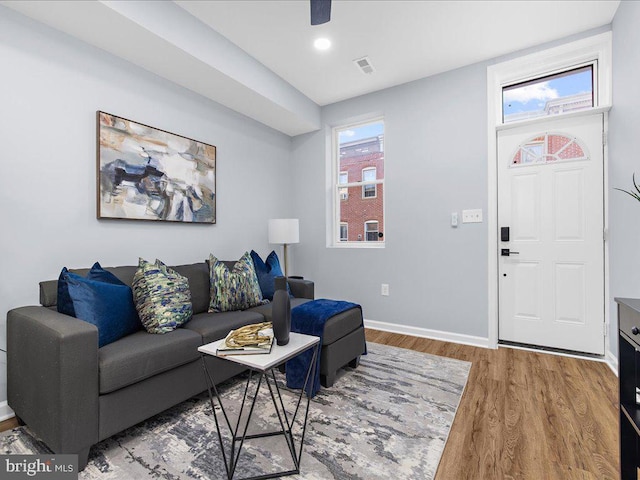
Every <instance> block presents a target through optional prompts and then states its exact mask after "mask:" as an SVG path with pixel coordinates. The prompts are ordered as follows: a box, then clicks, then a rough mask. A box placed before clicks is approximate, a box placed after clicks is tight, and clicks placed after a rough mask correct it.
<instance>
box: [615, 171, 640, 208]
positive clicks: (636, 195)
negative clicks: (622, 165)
mask: <svg viewBox="0 0 640 480" xmlns="http://www.w3.org/2000/svg"><path fill="white" fill-rule="evenodd" d="M632 179H633V187H634V188H635V189H636V191H635V192H633V191H629V190H623V189H622V188H616V190H619V191H621V192H624V193H626V194H627V195H631V196H632V197H633V198H635V199H636V200H638V201H639V202H640V187H639V186H638V184H637V183H636V174H635V173H634V174H633V176H632ZM636 192H637V193H636Z"/></svg>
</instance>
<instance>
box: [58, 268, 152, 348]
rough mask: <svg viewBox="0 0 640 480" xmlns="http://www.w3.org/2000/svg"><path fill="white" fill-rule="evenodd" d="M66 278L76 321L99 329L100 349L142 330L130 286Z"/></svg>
mask: <svg viewBox="0 0 640 480" xmlns="http://www.w3.org/2000/svg"><path fill="white" fill-rule="evenodd" d="M66 279H67V288H68V292H69V297H70V298H71V302H72V303H73V309H74V311H75V313H76V318H78V319H80V320H84V321H85V322H89V323H91V324H93V325H95V326H96V327H98V348H99V347H103V346H105V345H108V344H109V343H111V342H115V341H116V340H118V339H120V338H122V337H125V336H127V335H129V334H131V333H134V332H137V331H138V330H140V328H141V324H140V319H139V318H138V313H137V312H136V307H135V305H134V303H133V294H132V292H131V287H128V286H127V285H124V284H122V285H115V284H112V283H106V282H101V281H98V280H90V279H88V278H83V277H81V276H80V275H76V274H74V273H70V272H67V274H66ZM121 283H122V282H121Z"/></svg>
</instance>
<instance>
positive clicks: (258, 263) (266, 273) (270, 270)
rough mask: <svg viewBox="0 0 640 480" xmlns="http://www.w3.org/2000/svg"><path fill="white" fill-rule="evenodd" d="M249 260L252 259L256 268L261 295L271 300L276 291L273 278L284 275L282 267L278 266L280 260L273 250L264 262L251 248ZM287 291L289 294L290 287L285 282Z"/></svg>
mask: <svg viewBox="0 0 640 480" xmlns="http://www.w3.org/2000/svg"><path fill="white" fill-rule="evenodd" d="M251 260H253V266H254V267H255V269H256V275H257V276H258V283H259V284H260V290H262V296H263V297H264V298H266V299H267V300H273V295H274V294H275V293H276V287H275V279H276V277H284V274H283V273H282V268H280V260H279V259H278V255H277V254H276V252H275V251H272V252H271V253H270V254H269V256H268V257H267V261H266V263H265V262H263V261H262V258H260V255H258V254H257V253H256V252H255V251H253V250H251ZM287 293H289V295H291V289H290V288H289V284H288V283H287Z"/></svg>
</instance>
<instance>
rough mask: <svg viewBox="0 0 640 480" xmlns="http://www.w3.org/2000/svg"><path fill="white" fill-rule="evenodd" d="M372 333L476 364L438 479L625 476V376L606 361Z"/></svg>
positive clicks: (390, 342)
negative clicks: (621, 420) (621, 455)
mask: <svg viewBox="0 0 640 480" xmlns="http://www.w3.org/2000/svg"><path fill="white" fill-rule="evenodd" d="M366 335H367V340H368V341H370V342H376V343H383V344H385V345H393V346H396V347H402V348H409V349H412V350H417V351H419V352H425V353H430V354H433V355H440V356H443V357H450V358H457V359H460V360H466V361H468V362H472V363H473V366H472V367H471V372H470V375H469V381H468V383H467V387H466V389H465V392H464V395H463V397H462V400H461V402H460V407H459V408H458V413H457V414H456V419H455V421H454V423H453V427H452V429H451V433H450V434H449V439H448V441H447V445H446V447H445V451H444V454H443V456H442V460H441V461H440V466H439V467H438V473H437V475H436V480H467V479H474V480H476V479H487V480H494V479H495V480H501V479H509V480H511V479H513V480H525V479H532V480H534V479H535V480H555V479H557V480H572V479H581V480H592V479H617V478H619V472H618V469H619V461H618V442H619V440H618V407H617V399H618V393H617V392H618V390H617V389H618V380H617V378H616V376H615V375H614V374H613V373H612V372H611V370H610V369H609V367H608V366H607V365H605V364H604V363H601V362H595V361H589V360H580V359H575V358H568V357H561V356H557V355H550V354H544V353H535V352H529V351H523V350H516V349H511V348H499V349H498V350H493V349H485V348H478V347H471V346H467V345H458V344H454V343H448V342H440V341H437V340H429V339H425V338H417V337H410V336H407V335H398V334H394V333H387V332H381V331H376V330H370V329H367V331H366Z"/></svg>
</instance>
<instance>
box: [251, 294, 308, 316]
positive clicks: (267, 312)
mask: <svg viewBox="0 0 640 480" xmlns="http://www.w3.org/2000/svg"><path fill="white" fill-rule="evenodd" d="M290 300H291V308H294V307H297V306H298V305H302V304H303V303H306V302H310V301H311V300H310V299H308V298H291V299H290ZM271 306H272V304H271V303H268V304H266V305H260V306H258V307H253V308H250V309H249V310H247V311H248V312H257V313H259V314H261V315H262V316H263V317H264V321H266V322H270V321H271V318H272V316H271Z"/></svg>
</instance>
